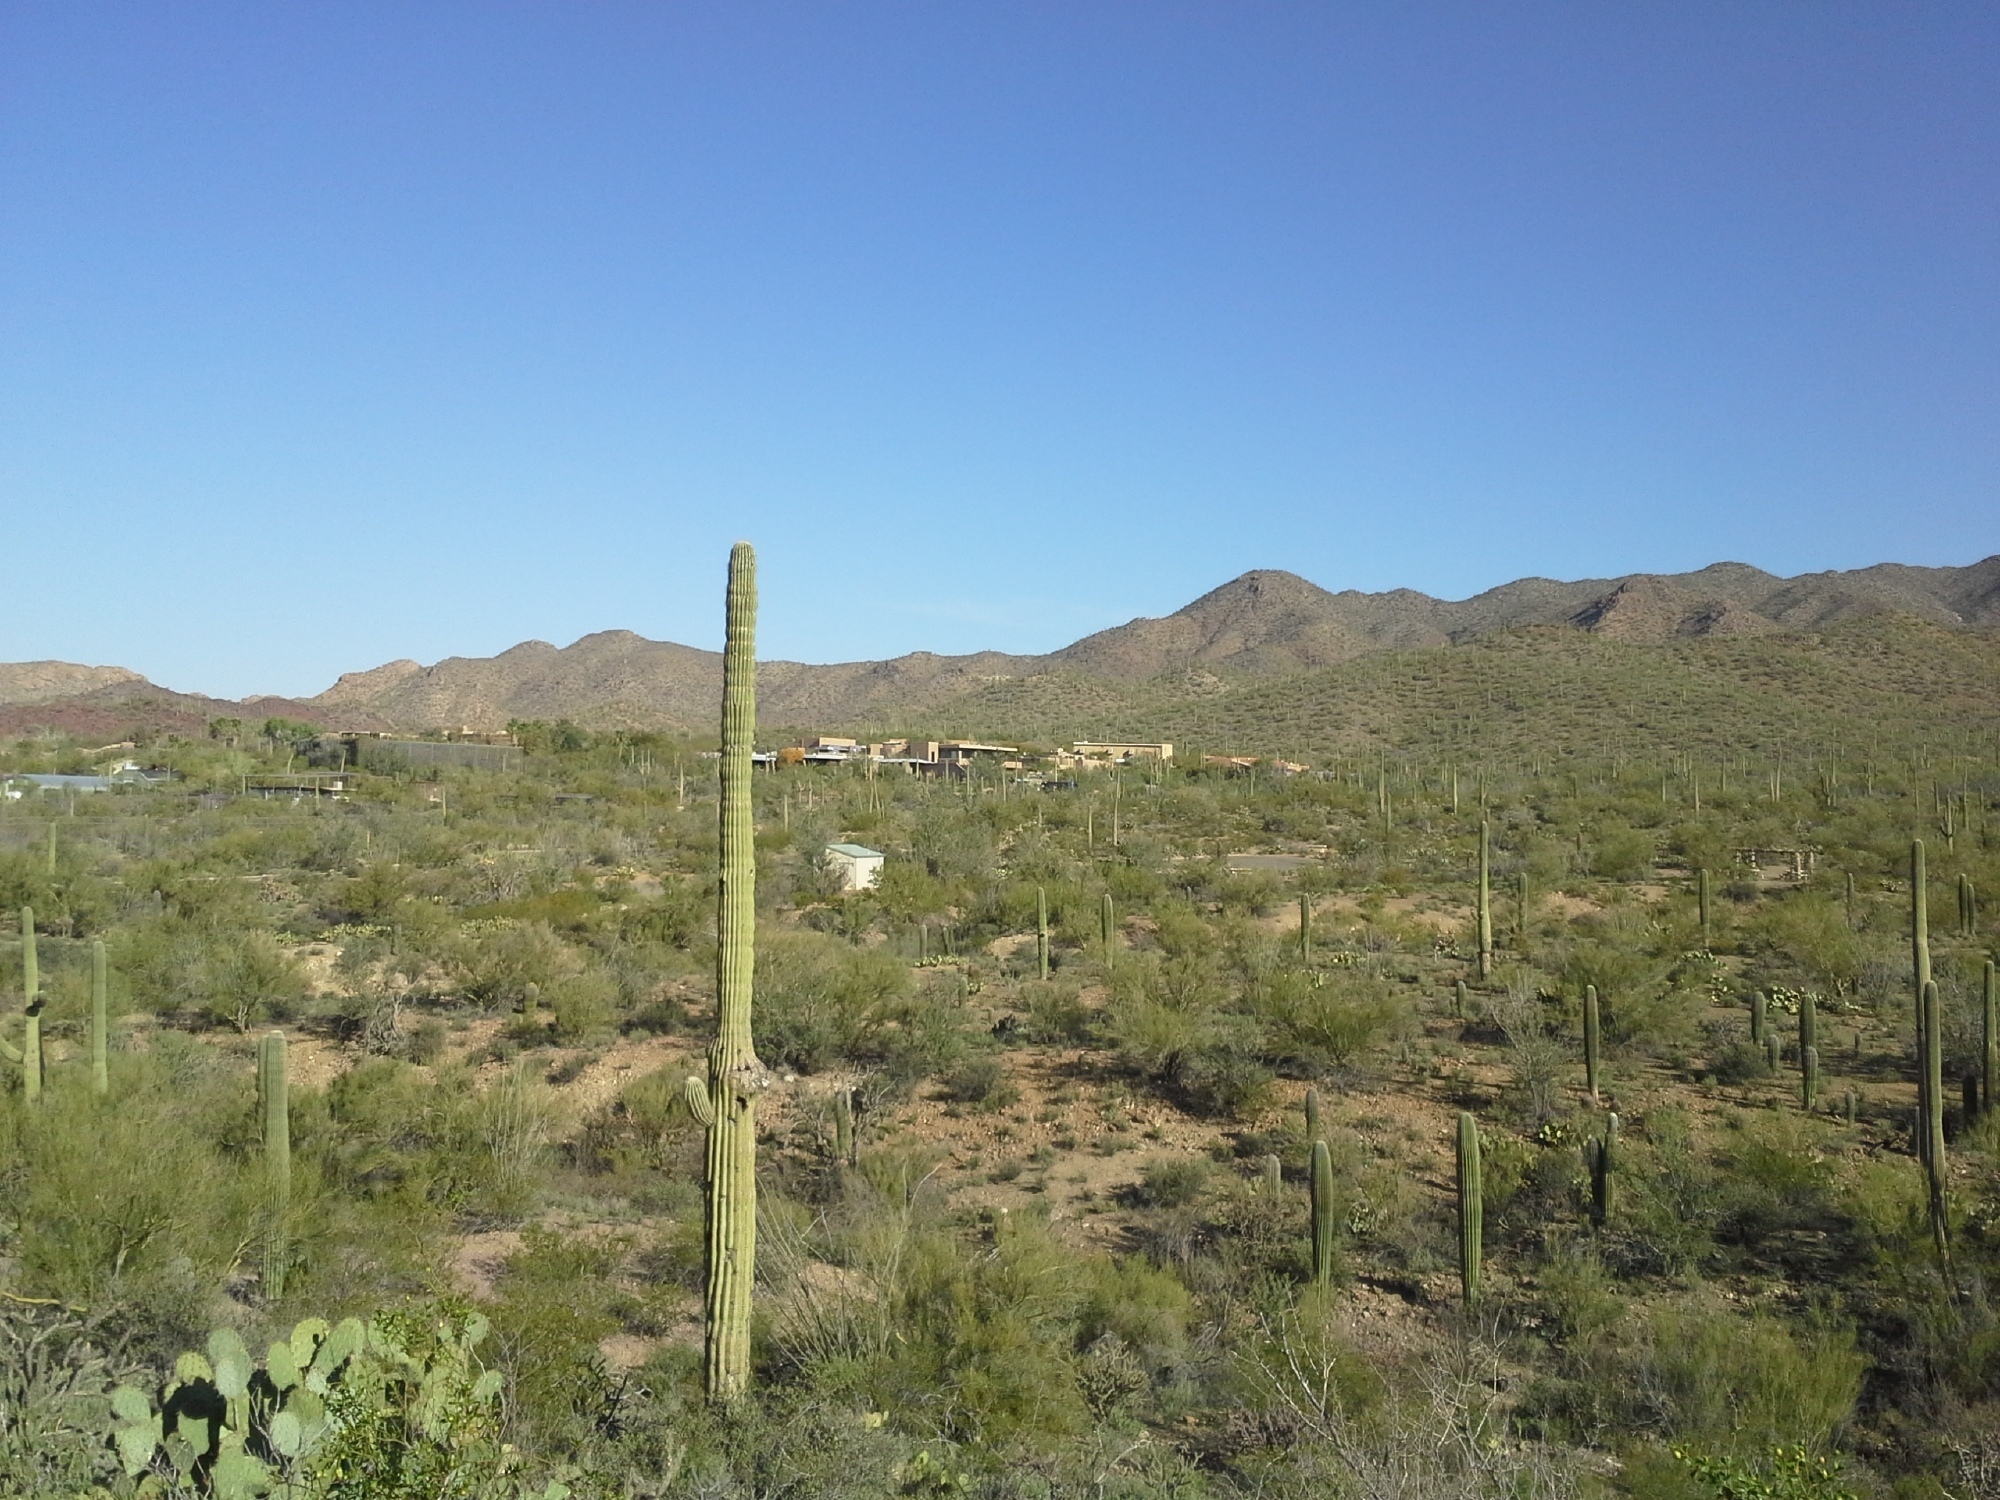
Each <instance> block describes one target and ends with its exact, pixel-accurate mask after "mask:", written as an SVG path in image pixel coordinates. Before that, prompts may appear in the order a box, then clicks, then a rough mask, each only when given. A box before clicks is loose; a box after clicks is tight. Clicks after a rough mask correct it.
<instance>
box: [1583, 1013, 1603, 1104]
mask: <svg viewBox="0 0 2000 1500" xmlns="http://www.w3.org/2000/svg"><path fill="white" fill-rule="evenodd" d="M1600 1037H1601V1032H1600V1028H1599V1023H1598V1014H1597V986H1596V985H1594V984H1586V985H1585V986H1584V987H1583V1084H1584V1087H1585V1088H1587V1089H1589V1090H1590V1097H1591V1098H1593V1099H1595V1098H1596V1097H1597V1059H1598V1048H1599V1045H1600Z"/></svg>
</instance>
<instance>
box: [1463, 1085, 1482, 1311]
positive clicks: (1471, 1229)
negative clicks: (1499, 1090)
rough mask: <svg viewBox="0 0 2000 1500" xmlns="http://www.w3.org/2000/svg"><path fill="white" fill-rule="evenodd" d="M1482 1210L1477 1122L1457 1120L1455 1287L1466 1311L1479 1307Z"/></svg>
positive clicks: (1467, 1117) (1466, 1117)
mask: <svg viewBox="0 0 2000 1500" xmlns="http://www.w3.org/2000/svg"><path fill="white" fill-rule="evenodd" d="M1485 1224H1486V1209H1485V1204H1484V1202H1483V1199H1482V1194H1481V1173H1480V1168H1479V1122H1478V1121H1477V1120H1475V1119H1473V1118H1472V1115H1471V1113H1470V1112H1468V1111H1460V1113H1459V1116H1458V1283H1459V1288H1460V1290H1461V1291H1462V1292H1463V1294H1464V1297H1465V1305H1466V1306H1467V1307H1476V1306H1478V1304H1479V1260H1480V1254H1481V1250H1482V1243H1481V1241H1482V1236H1483V1235H1484V1232H1485Z"/></svg>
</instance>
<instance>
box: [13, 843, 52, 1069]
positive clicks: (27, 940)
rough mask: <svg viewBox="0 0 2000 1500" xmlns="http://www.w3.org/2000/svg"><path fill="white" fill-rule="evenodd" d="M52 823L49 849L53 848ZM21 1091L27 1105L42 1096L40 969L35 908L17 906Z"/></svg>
mask: <svg viewBox="0 0 2000 1500" xmlns="http://www.w3.org/2000/svg"><path fill="white" fill-rule="evenodd" d="M55 833H56V830H55V825H54V824H53V823H52V824H50V825H49V849H50V851H51V855H53V852H54V850H55ZM21 1004H22V1018H23V1020H24V1022H25V1023H26V1024H25V1026H24V1028H23V1030H22V1033H21V1092H22V1094H23V1096H24V1097H25V1098H26V1099H27V1101H28V1102H29V1103H30V1104H33V1103H35V1102H36V1101H37V1100H38V1099H40V1098H41V1097H42V968H41V964H40V963H39V962H38V961H37V959H36V957H35V909H34V908H33V907H32V906H24V907H22V908H21Z"/></svg>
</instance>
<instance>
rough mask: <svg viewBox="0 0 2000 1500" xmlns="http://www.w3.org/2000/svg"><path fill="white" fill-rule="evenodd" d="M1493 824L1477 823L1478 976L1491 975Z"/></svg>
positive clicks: (1488, 977)
mask: <svg viewBox="0 0 2000 1500" xmlns="http://www.w3.org/2000/svg"><path fill="white" fill-rule="evenodd" d="M1492 829H1493V825H1492V824H1490V823H1487V822H1484V821H1482V822H1481V823H1480V825H1479V977H1480V978H1481V979H1490V978H1492V977H1493V832H1492Z"/></svg>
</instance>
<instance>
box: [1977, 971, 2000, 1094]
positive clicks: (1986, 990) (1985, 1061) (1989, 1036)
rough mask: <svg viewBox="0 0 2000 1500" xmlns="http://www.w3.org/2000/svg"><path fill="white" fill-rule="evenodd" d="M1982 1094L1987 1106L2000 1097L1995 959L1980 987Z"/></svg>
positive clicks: (1998, 991)
mask: <svg viewBox="0 0 2000 1500" xmlns="http://www.w3.org/2000/svg"><path fill="white" fill-rule="evenodd" d="M1979 1010H1980V1028H1979V1030H1980V1037H1979V1042H1980V1046H1979V1075H1980V1084H1979V1096H1980V1098H1981V1099H1983V1100H1984V1101H1985V1103H1986V1108H1988V1109H1992V1108H1993V1101H1994V1100H1995V1099H2000V979H1997V978H1996V976H1995V974H1994V970H1993V960H1992V959H1990V958H1989V959H1987V960H1986V982H1985V984H1984V985H1983V986H1982V987H1981V989H1980V1007H1979Z"/></svg>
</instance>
